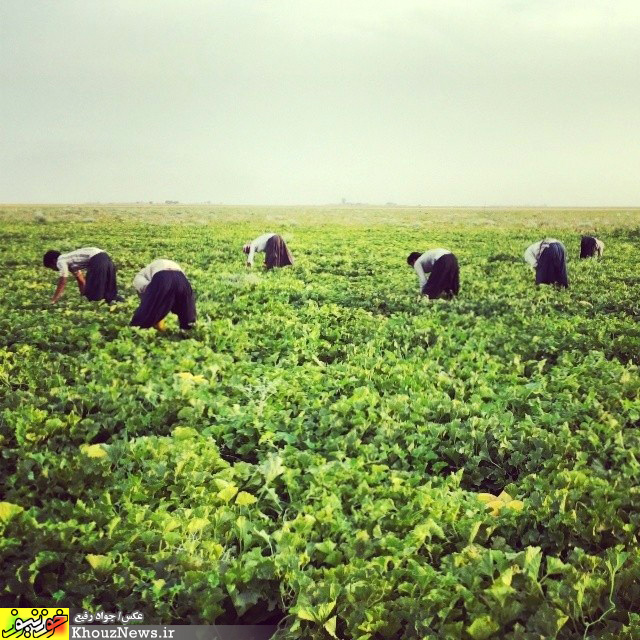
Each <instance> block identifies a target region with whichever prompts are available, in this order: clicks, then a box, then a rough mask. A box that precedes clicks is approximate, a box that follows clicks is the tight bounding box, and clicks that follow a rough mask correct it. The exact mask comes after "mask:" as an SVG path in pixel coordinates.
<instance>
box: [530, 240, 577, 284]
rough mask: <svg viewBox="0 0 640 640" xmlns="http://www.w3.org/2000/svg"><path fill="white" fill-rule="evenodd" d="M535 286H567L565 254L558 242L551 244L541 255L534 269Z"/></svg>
mask: <svg viewBox="0 0 640 640" xmlns="http://www.w3.org/2000/svg"><path fill="white" fill-rule="evenodd" d="M536 284H557V285H558V286H560V287H568V286H569V275H568V273H567V254H566V251H565V250H564V247H563V246H562V245H561V244H560V243H559V242H552V243H551V244H550V245H549V246H548V247H547V248H546V249H545V250H544V251H543V252H542V253H541V254H540V258H539V259H538V266H537V267H536Z"/></svg>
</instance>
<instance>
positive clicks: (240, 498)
mask: <svg viewBox="0 0 640 640" xmlns="http://www.w3.org/2000/svg"><path fill="white" fill-rule="evenodd" d="M256 502H258V498H256V497H255V496H254V495H251V494H250V493H247V492H246V491H241V492H240V493H239V494H238V495H237V497H236V504H237V505H240V506H241V507H244V506H247V505H250V504H254V503H256Z"/></svg>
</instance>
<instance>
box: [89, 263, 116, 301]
mask: <svg viewBox="0 0 640 640" xmlns="http://www.w3.org/2000/svg"><path fill="white" fill-rule="evenodd" d="M83 295H84V296H85V297H86V298H87V300H106V301H107V302H113V301H114V300H115V299H116V298H117V297H118V284H117V282H116V267H115V265H114V264H113V261H112V260H111V258H110V257H109V254H108V253H107V252H106V251H103V252H102V253H96V255H95V256H93V258H91V259H90V260H89V264H88V265H87V277H86V282H85V286H84V293H83Z"/></svg>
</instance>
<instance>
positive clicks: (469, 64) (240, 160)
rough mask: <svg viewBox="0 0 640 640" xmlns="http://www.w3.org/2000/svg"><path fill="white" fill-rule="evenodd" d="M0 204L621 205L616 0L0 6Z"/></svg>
mask: <svg viewBox="0 0 640 640" xmlns="http://www.w3.org/2000/svg"><path fill="white" fill-rule="evenodd" d="M0 109H1V111H0V202H84V201H102V202H106V201H136V200H145V201H147V200H154V201H164V200H166V199H174V200H180V201H181V202H188V201H207V200H210V201H212V202H214V203H218V202H224V203H230V204H244V203H253V204H260V203H264V204H297V203H309V204H316V203H317V204H321V203H331V202H339V201H340V200H341V199H342V198H346V199H347V200H348V201H358V202H369V203H385V202H387V201H393V202H397V203H406V204H423V205H496V204H503V205H511V204H516V205H517V204H520V205H528V204H531V205H539V204H548V205H585V206H598V205H622V206H625V205H640V179H639V176H638V169H639V168H640V3H639V2H638V1H637V0H616V1H615V2H612V1H611V0H603V1H600V0H576V1H569V0H468V1H466V2H463V1H459V0H434V1H430V0H384V1H383V0H262V1H258V0H255V1H252V0H228V1H226V0H0Z"/></svg>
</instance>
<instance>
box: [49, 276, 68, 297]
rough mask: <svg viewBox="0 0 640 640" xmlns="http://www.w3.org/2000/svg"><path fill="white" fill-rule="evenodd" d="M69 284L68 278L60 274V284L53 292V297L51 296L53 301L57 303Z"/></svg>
mask: <svg viewBox="0 0 640 640" xmlns="http://www.w3.org/2000/svg"><path fill="white" fill-rule="evenodd" d="M66 286H67V279H66V278H65V277H64V276H60V277H59V278H58V286H57V287H56V291H55V293H54V294H53V298H51V303H52V304H55V303H56V302H58V300H60V298H61V297H62V293H63V291H64V288H65V287H66Z"/></svg>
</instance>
